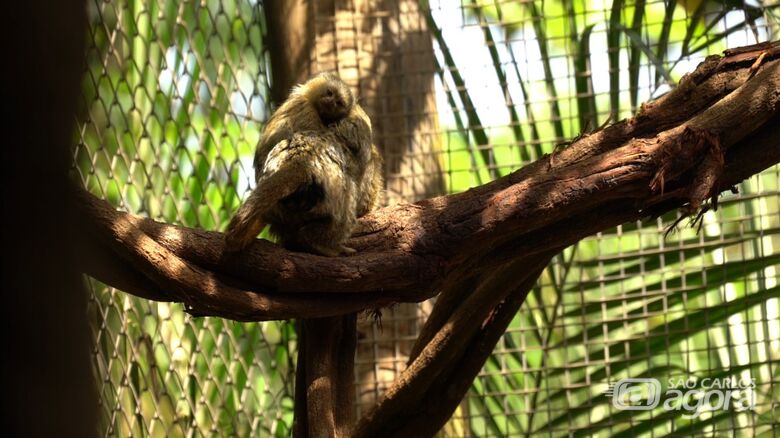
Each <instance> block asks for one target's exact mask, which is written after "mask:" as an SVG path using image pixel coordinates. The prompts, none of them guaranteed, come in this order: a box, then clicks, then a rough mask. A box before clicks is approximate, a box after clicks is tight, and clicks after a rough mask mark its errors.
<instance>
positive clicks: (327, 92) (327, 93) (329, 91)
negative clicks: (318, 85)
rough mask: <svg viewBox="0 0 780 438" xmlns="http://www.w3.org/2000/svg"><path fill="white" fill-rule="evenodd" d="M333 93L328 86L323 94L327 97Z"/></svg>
mask: <svg viewBox="0 0 780 438" xmlns="http://www.w3.org/2000/svg"><path fill="white" fill-rule="evenodd" d="M333 94H334V93H333V90H332V89H330V88H328V91H326V92H325V95H326V96H328V97H333Z"/></svg>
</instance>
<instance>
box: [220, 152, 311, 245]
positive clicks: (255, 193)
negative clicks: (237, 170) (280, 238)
mask: <svg viewBox="0 0 780 438" xmlns="http://www.w3.org/2000/svg"><path fill="white" fill-rule="evenodd" d="M309 179H310V176H309V172H306V169H305V168H304V167H303V166H301V163H298V162H295V161H293V162H288V163H285V165H284V166H283V167H282V168H280V169H278V170H277V171H275V172H272V173H270V174H268V175H265V176H263V177H261V178H260V180H259V181H258V183H257V187H255V189H254V190H252V193H251V194H250V195H249V198H248V199H247V200H246V202H244V204H243V205H241V207H239V209H238V211H237V212H236V214H235V215H234V216H233V218H232V219H231V220H230V224H228V227H227V230H226V231H225V249H226V250H227V251H229V252H235V251H240V250H242V249H244V248H246V247H247V246H249V244H250V243H252V241H254V240H255V238H256V237H257V235H258V234H260V232H261V231H263V229H264V228H265V227H266V225H267V224H266V223H265V222H263V216H265V214H266V213H267V212H268V211H269V210H270V209H271V208H273V207H274V206H275V205H276V203H277V202H279V201H280V200H282V199H284V198H285V197H287V196H289V195H291V194H293V193H294V192H295V191H296V190H297V189H298V188H299V187H301V186H303V185H304V184H307V183H308V182H309V181H308V180H309Z"/></svg>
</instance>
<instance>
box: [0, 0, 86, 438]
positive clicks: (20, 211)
mask: <svg viewBox="0 0 780 438" xmlns="http://www.w3.org/2000/svg"><path fill="white" fill-rule="evenodd" d="M9 6H10V7H11V11H6V13H5V14H4V16H5V17H6V18H5V21H6V22H5V23H4V25H3V26H2V27H3V30H4V31H6V32H8V33H5V34H4V35H3V42H4V43H5V45H6V46H5V48H6V49H10V52H9V50H4V51H3V54H4V55H3V56H4V57H5V58H6V61H7V62H6V65H5V67H3V70H4V77H3V95H2V105H3V115H2V117H3V120H4V126H5V127H6V129H4V130H3V137H4V138H5V140H6V142H5V144H4V145H3V147H2V150H3V152H2V153H3V166H4V170H3V184H2V191H3V218H4V224H3V249H4V250H7V251H9V252H8V253H6V254H5V255H4V256H3V274H2V278H3V279H2V290H3V295H4V298H5V302H4V303H3V313H4V315H3V333H4V334H5V335H6V336H8V337H9V338H11V342H8V343H6V347H5V348H4V353H3V360H2V369H3V371H2V375H3V384H2V388H3V389H2V394H3V395H2V397H3V406H4V408H5V415H4V417H5V418H6V422H7V424H6V427H4V429H3V432H4V434H6V435H9V436H24V437H52V436H74V437H75V436H78V437H89V436H96V435H97V425H96V410H97V406H98V405H97V401H96V391H95V386H94V381H93V374H92V367H91V364H90V359H89V351H90V340H89V331H88V326H87V320H86V310H87V306H86V293H85V290H84V284H83V278H82V275H81V273H80V271H79V269H78V266H76V264H75V262H76V260H77V258H78V257H79V254H78V253H76V252H75V251H74V245H73V244H74V240H73V231H74V227H73V226H72V224H71V223H70V222H69V218H70V217H71V215H70V214H69V210H71V209H73V208H74V202H73V199H72V198H71V196H70V195H71V193H72V191H71V190H69V188H68V187H69V184H68V170H69V168H70V165H71V162H72V159H71V156H70V146H71V144H72V140H73V134H74V130H75V121H76V106H77V97H78V96H79V93H80V84H81V76H82V73H83V71H84V67H83V66H84V39H85V37H86V10H85V5H84V3H83V2H81V1H79V0H68V1H56V2H42V1H33V2H12V3H11V4H10V5H9ZM9 92H10V93H9ZM7 93H8V94H7ZM11 253H12V254H11Z"/></svg>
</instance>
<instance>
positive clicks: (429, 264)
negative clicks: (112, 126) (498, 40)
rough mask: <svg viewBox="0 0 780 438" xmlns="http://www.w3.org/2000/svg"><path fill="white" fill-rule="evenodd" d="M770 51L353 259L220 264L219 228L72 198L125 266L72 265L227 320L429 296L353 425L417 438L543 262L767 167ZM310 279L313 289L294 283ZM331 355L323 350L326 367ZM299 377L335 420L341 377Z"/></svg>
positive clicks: (366, 244)
mask: <svg viewBox="0 0 780 438" xmlns="http://www.w3.org/2000/svg"><path fill="white" fill-rule="evenodd" d="M778 57H780V44H778V43H772V44H765V45H760V46H757V47H752V48H748V49H743V50H734V51H728V52H727V53H726V56H725V57H718V56H715V57H710V58H708V59H707V60H706V61H705V62H703V63H702V64H701V65H700V66H699V67H698V68H697V70H696V71H695V72H694V73H692V74H690V75H687V76H686V77H684V78H683V80H682V81H681V83H680V85H679V86H678V88H676V89H675V90H674V91H673V92H671V93H669V94H668V95H666V96H665V97H663V98H661V99H659V100H658V101H655V102H652V103H650V104H646V105H644V106H643V107H642V109H641V110H640V112H639V114H637V115H636V116H635V117H634V118H632V119H629V120H626V121H622V122H619V123H616V124H614V125H612V126H610V127H607V128H605V129H603V130H600V131H597V132H593V133H589V134H585V135H582V136H580V137H579V138H577V139H575V140H574V141H573V142H572V143H571V145H570V146H569V147H568V148H566V149H564V150H562V151H560V152H557V153H555V154H553V155H552V156H546V157H544V158H542V159H540V160H538V161H536V162H534V163H532V164H530V165H528V166H525V167H523V168H522V169H520V170H518V171H516V172H514V173H512V174H510V175H508V176H506V177H503V178H500V179H498V180H496V181H493V182H491V183H488V184H485V185H483V186H480V187H477V188H475V189H472V190H469V191H467V192H464V193H460V194H456V195H450V196H442V197H438V198H432V199H428V200H425V201H421V202H418V203H415V204H404V205H396V206H393V207H388V208H384V209H381V210H379V211H376V212H374V213H372V214H370V215H368V216H366V217H364V218H363V219H362V220H361V221H360V224H359V226H358V229H357V230H356V232H355V234H354V235H353V238H352V240H351V241H350V243H349V244H350V245H351V246H353V247H355V248H358V249H359V250H360V253H359V254H358V255H356V256H353V257H341V258H324V257H319V256H315V255H310V254H299V253H291V252H287V251H284V250H282V249H280V248H278V247H276V246H274V245H272V244H270V243H268V242H265V241H257V242H256V243H254V244H253V245H252V247H250V248H249V249H248V250H247V251H245V252H244V253H242V254H241V255H240V256H230V255H226V254H225V253H224V251H223V248H224V246H223V242H222V235H221V234H220V233H215V232H207V231H201V230H193V229H188V228H185V227H176V226H171V225H164V224H159V223H156V222H154V221H151V220H149V219H142V218H138V217H136V216H133V215H130V214H126V213H119V212H116V211H114V210H113V209H111V208H110V206H107V204H106V203H104V202H102V201H99V200H97V199H95V198H94V197H92V196H91V195H89V194H86V193H84V192H83V191H81V192H79V200H80V203H81V209H80V211H79V213H80V214H81V216H79V218H80V220H79V223H80V224H82V226H83V230H84V232H85V233H87V234H89V235H91V236H94V238H93V239H91V240H85V242H87V244H88V245H90V244H92V245H93V246H97V245H98V244H99V245H100V246H99V248H98V247H96V248H95V252H96V253H98V252H99V251H102V253H103V254H105V253H106V252H108V251H110V252H111V253H112V254H114V256H113V257H115V258H117V259H118V260H122V261H124V262H126V263H129V264H130V268H127V267H126V266H125V267H124V268H122V267H121V266H122V263H121V262H117V263H95V261H94V259H95V258H94V257H90V258H85V259H84V266H83V268H84V270H85V272H88V273H91V274H93V275H95V276H96V277H98V278H101V279H110V278H118V279H121V281H122V282H123V284H124V285H125V287H128V288H130V289H131V291H132V290H135V291H139V290H144V291H147V292H146V296H148V297H149V298H153V299H166V300H175V301H182V302H184V303H185V304H186V305H187V308H188V310H189V311H190V312H192V313H194V314H196V315H217V316H225V317H229V318H233V319H241V320H264V319H281V318H301V317H303V318H317V317H331V316H337V315H350V316H351V315H352V314H354V312H356V311H359V310H363V309H373V308H377V307H382V306H384V305H387V304H390V303H392V302H415V301H420V300H423V299H426V298H428V297H430V296H432V295H433V294H435V293H436V292H437V291H441V296H440V299H439V300H438V301H437V304H436V307H435V308H434V311H433V314H432V315H431V317H430V318H429V319H428V321H427V322H426V325H425V327H424V329H423V332H422V334H421V336H420V338H419V339H418V341H417V345H416V346H415V348H414V349H413V351H412V361H411V363H410V365H409V367H408V369H407V370H406V371H404V373H403V374H402V376H401V377H400V378H399V379H398V380H397V381H396V382H395V383H394V385H393V386H392V387H391V388H390V389H389V390H388V391H387V393H386V394H385V396H384V397H383V398H382V399H381V400H380V401H379V402H378V404H377V405H376V406H375V408H374V409H372V410H371V411H370V412H369V413H367V414H366V415H364V416H363V418H361V419H360V421H359V422H358V424H357V426H356V428H355V429H354V431H353V432H352V433H354V434H355V435H357V436H368V435H373V434H377V433H378V434H381V435H383V436H384V435H399V436H409V435H417V434H428V433H431V432H432V431H435V430H437V429H438V427H440V426H441V425H442V424H443V423H444V421H446V419H447V418H448V417H449V415H450V414H451V412H452V409H454V408H455V406H456V405H457V401H458V400H460V399H461V398H462V396H463V394H464V393H465V391H466V390H467V389H468V386H469V383H470V382H471V380H472V379H473V377H474V375H476V373H477V372H478V370H479V369H480V366H481V364H482V363H483V362H484V360H485V358H486V357H487V355H489V354H490V351H491V350H492V347H493V345H494V344H495V342H496V340H497V339H498V338H499V336H500V335H501V333H502V332H503V330H504V328H505V327H506V324H508V322H509V320H511V317H512V315H513V314H514V312H515V311H516V310H517V308H518V307H519V306H520V305H521V304H522V302H523V300H524V296H525V294H526V293H527V292H528V290H529V289H530V287H532V285H533V283H534V281H535V279H536V277H537V276H538V273H539V271H540V270H541V269H542V268H543V267H544V265H545V263H546V261H547V260H549V258H550V257H551V256H552V255H554V254H555V253H557V252H558V251H560V250H561V249H562V248H565V247H566V246H569V245H571V244H573V243H575V242H576V241H578V240H580V239H582V238H584V237H586V236H588V235H590V234H593V233H595V232H598V231H600V230H604V229H607V228H610V227H612V226H615V225H618V224H621V223H624V222H628V221H634V220H638V219H641V218H644V217H648V216H654V215H659V214H662V213H664V212H667V211H670V210H673V209H677V208H681V209H682V211H683V213H684V214H686V215H696V214H698V213H700V212H701V211H703V210H704V209H708V208H716V207H717V196H718V194H719V193H720V192H721V191H724V190H728V189H731V188H732V187H733V186H734V185H735V184H737V183H739V182H740V181H742V180H743V179H745V178H747V177H749V176H750V175H753V174H755V173H758V172H760V171H761V170H763V169H765V168H767V167H769V166H772V165H774V164H777V163H778V162H780V132H779V131H780V130H779V129H778V126H780V125H779V124H780V60H778V59H777V58H778ZM90 242H92V243H90ZM315 281H316V283H317V284H318V285H320V286H319V287H318V289H319V291H318V292H312V291H310V289H309V288H308V285H311V284H314V282H315ZM150 284H151V285H152V288H151V289H146V288H147V287H148V286H149V285H150ZM312 324H316V322H312ZM313 327H314V326H313ZM332 327H337V325H332ZM305 332H306V329H304V333H305ZM326 332H327V331H326ZM338 336H339V334H338V332H333V333H328V334H327V335H324V336H323V339H331V338H332V337H338ZM347 338H348V337H342V340H343V341H344V342H346V341H347ZM328 342H330V341H329V340H328ZM340 342H341V341H338V342H336V343H335V344H331V345H346V344H341V343H340ZM302 344H303V345H304V350H306V349H309V348H312V344H311V343H308V342H307V341H306V340H305V339H304V340H303V341H302ZM325 345H327V344H325ZM313 348H316V346H314V347H313ZM343 351H346V350H345V349H339V348H336V349H334V350H333V351H330V353H328V352H325V351H323V352H322V353H323V354H324V356H321V357H324V358H326V360H331V359H332V360H340V358H341V359H343V356H339V355H340V354H342V353H343ZM310 364H311V362H310V361H307V362H306V366H307V367H308V366H309V365H310ZM351 365H352V364H351V363H350V367H351ZM309 373H310V371H309V370H306V376H305V379H306V380H305V381H306V382H308V385H306V388H307V396H308V395H309V394H315V393H316V394H329V395H327V396H326V397H325V398H319V397H318V400H325V399H327V400H326V401H325V402H326V403H329V405H328V406H329V407H328V408H327V409H325V410H323V411H320V410H319V409H320V408H321V407H320V406H312V405H311V404H309V405H308V406H307V412H331V413H333V412H336V411H335V409H336V408H337V406H339V403H341V402H342V401H340V399H339V398H338V397H336V396H333V394H332V392H330V389H329V388H332V387H333V386H328V385H325V386H318V384H317V377H316V376H322V377H327V376H330V379H331V380H330V383H331V384H333V383H334V382H343V381H344V378H345V377H344V376H346V375H347V374H346V373H338V372H337V373H332V372H318V371H316V370H315V371H313V373H312V374H314V375H316V376H315V377H311V375H310V374H309ZM442 394H444V398H443V400H442V401H440V402H437V403H433V401H434V400H435V399H436V400H438V399H437V397H439V398H440V397H442ZM312 400H313V399H312ZM433 405H435V406H433ZM307 418H309V417H307ZM348 422H349V420H348V419H347V420H343V422H342V420H341V419H339V418H336V417H335V416H334V417H333V420H332V422H329V423H328V425H327V426H326V427H324V428H323V429H320V430H321V431H327V430H334V429H338V430H340V432H339V433H341V434H344V433H343V432H341V431H343V430H344V429H343V428H342V429H339V428H340V426H339V424H345V423H348ZM323 423H325V422H323ZM307 424H308V427H311V426H312V424H313V422H312V421H307ZM306 433H308V434H313V435H316V433H314V432H312V430H311V429H307V430H306Z"/></svg>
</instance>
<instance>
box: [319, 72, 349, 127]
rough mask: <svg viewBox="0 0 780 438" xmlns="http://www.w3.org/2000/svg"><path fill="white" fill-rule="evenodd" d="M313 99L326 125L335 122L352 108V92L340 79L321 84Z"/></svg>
mask: <svg viewBox="0 0 780 438" xmlns="http://www.w3.org/2000/svg"><path fill="white" fill-rule="evenodd" d="M318 91H319V92H318V93H316V94H317V96H316V98H315V100H314V106H315V107H316V108H317V113H318V114H319V115H320V119H322V122H323V123H324V124H326V125H328V124H330V123H333V122H337V121H339V120H341V119H343V118H344V117H346V116H347V114H349V111H350V110H351V109H352V104H353V102H352V100H353V98H352V93H351V92H350V91H349V88H347V86H346V84H344V83H343V82H341V81H338V82H337V81H327V82H325V83H323V84H322V86H321V87H320V89H319V90H318Z"/></svg>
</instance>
